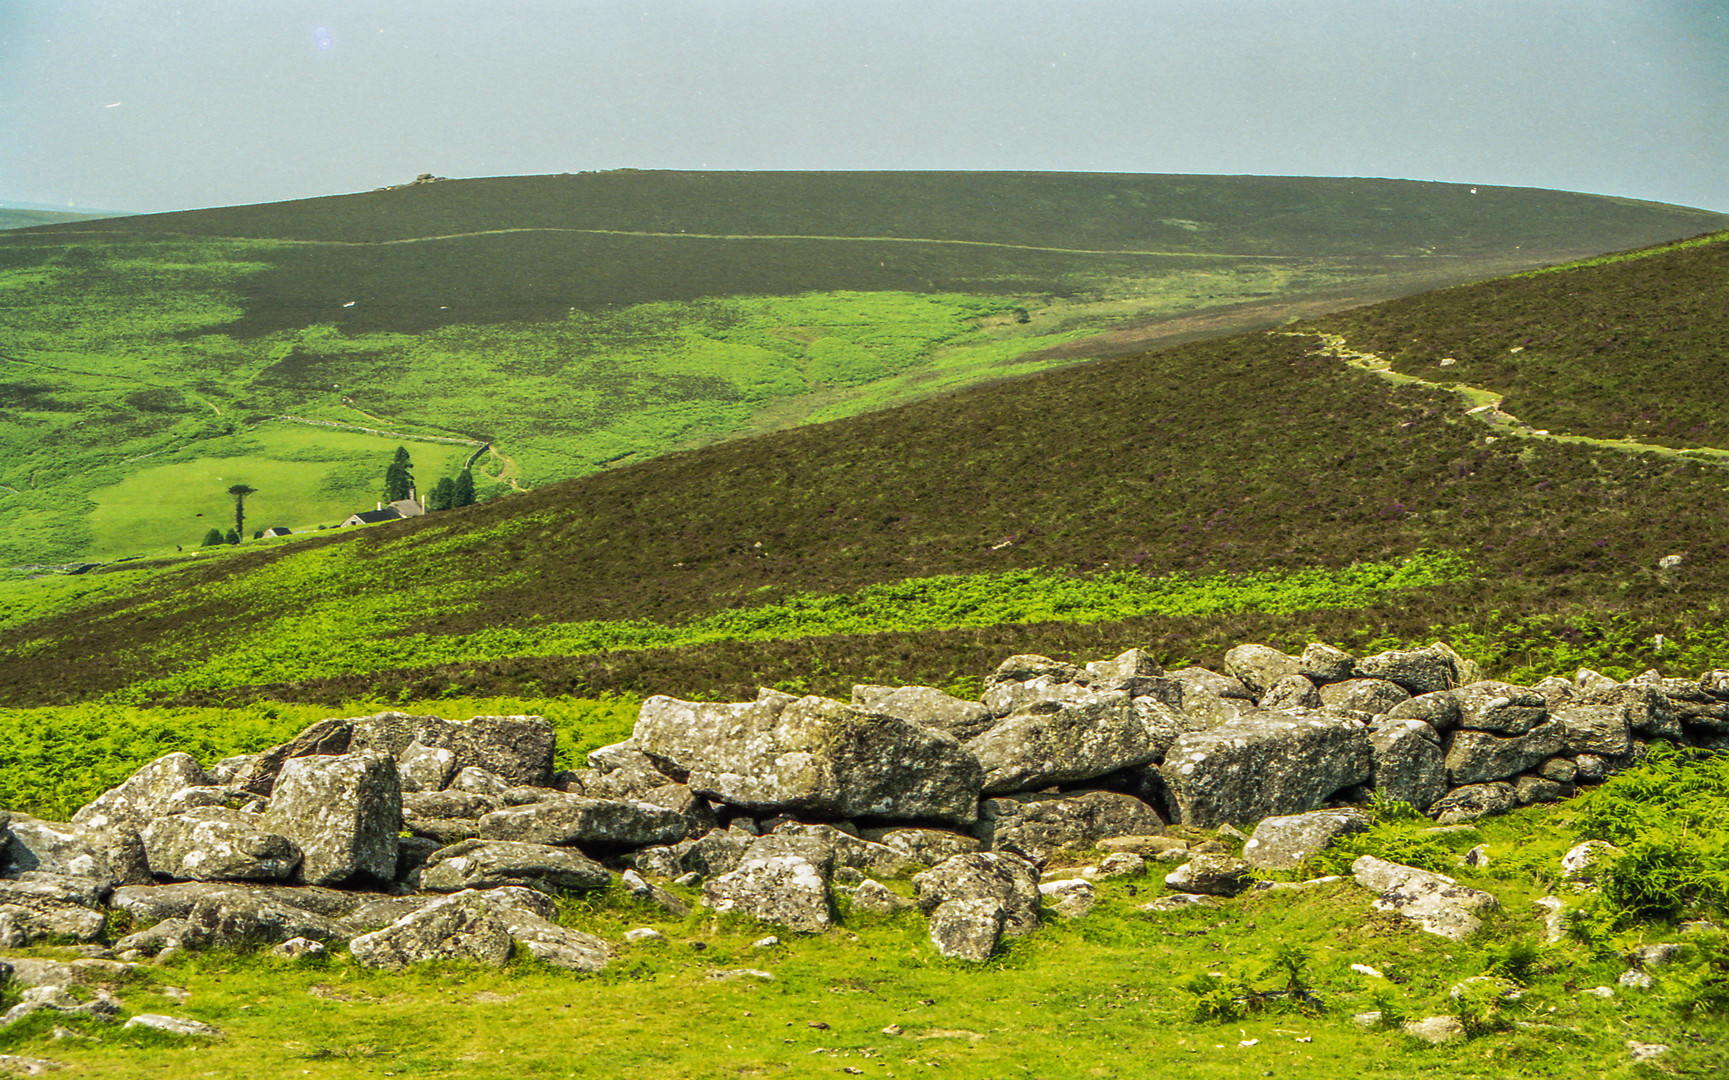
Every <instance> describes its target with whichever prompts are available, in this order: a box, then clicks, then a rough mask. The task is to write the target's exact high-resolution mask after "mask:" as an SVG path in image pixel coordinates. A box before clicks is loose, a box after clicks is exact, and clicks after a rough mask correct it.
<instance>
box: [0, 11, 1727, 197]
mask: <svg viewBox="0 0 1729 1080" xmlns="http://www.w3.org/2000/svg"><path fill="white" fill-rule="evenodd" d="M1726 10H1729V0H1285V2H1272V0H1135V2H1117V0H1092V2H1089V0H1037V2H1023V0H917V2H904V0H865V2H852V0H703V2H662V0H636V2H632V3H625V2H623V0H186V2H181V3H168V2H157V0H0V201H8V202H35V203H45V204H53V205H58V206H66V205H77V206H83V207H95V208H105V209H115V210H163V209H177V208H184V207H194V206H211V205H220V204H228V203H243V202H263V201H272V200H277V199H288V198H296V197H300V196H310V195H323V194H331V193H336V192H345V191H357V190H365V189H368V188H373V187H379V186H382V185H385V184H394V183H401V182H403V181H406V180H410V179H412V178H413V177H414V176H415V175H416V174H418V173H422V172H432V173H437V174H439V175H442V176H453V177H457V176H485V175H497V174H515V173H548V172H577V171H581V170H588V169H612V168H619V167H626V166H629V167H636V168H668V169H1039V170H1046V169H1049V170H1084V171H1111V172H1116V171H1122V172H1201V173H1268V174H1301V175H1323V176H1395V177H1411V178H1417V179H1425V180H1451V181H1468V182H1472V183H1482V184H1514V185H1526V186H1532V187H1546V188H1562V189H1568V190H1576V191H1591V192H1602V193H1608V194H1617V195H1627V196H1632V197H1635V198H1641V199H1654V200H1659V201H1663V202H1675V203H1684V204H1689V205H1694V206H1704V207H1709V208H1711V209H1715V210H1725V211H1729V15H1725V14H1724V12H1725V11H1726Z"/></svg>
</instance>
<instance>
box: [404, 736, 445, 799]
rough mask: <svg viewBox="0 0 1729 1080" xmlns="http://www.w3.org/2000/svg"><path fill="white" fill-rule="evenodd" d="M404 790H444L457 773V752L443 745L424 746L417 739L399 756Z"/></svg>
mask: <svg viewBox="0 0 1729 1080" xmlns="http://www.w3.org/2000/svg"><path fill="white" fill-rule="evenodd" d="M397 769H398V771H399V772H400V774H401V776H402V779H403V784H402V787H403V790H404V791H443V790H444V785H446V784H448V783H450V778H451V777H452V776H455V775H456V752H455V751H454V750H449V749H446V748H445V747H442V746H424V745H422V744H421V743H420V741H419V740H418V739H417V740H415V741H414V742H411V743H409V744H408V746H407V747H406V748H405V749H404V750H403V751H402V753H401V755H400V756H398V758H397Z"/></svg>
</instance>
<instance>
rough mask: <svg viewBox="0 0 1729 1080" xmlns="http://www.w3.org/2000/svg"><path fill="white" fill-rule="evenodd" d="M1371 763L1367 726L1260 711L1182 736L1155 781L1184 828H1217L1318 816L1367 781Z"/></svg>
mask: <svg viewBox="0 0 1729 1080" xmlns="http://www.w3.org/2000/svg"><path fill="white" fill-rule="evenodd" d="M1373 764H1374V756H1373V751H1372V749H1371V747H1370V743H1369V732H1368V729H1367V728H1366V727H1364V726H1363V725H1362V724H1359V723H1356V722H1354V721H1348V720H1341V719H1339V718H1337V717H1333V716H1328V715H1326V714H1324V713H1317V712H1308V713H1304V712H1264V711H1257V712H1253V713H1248V714H1246V715H1244V716H1243V717H1242V718H1240V719H1238V720H1235V721H1233V722H1231V723H1229V724H1226V725H1224V726H1223V727H1218V728H1214V729H1212V730H1211V731H1203V732H1190V733H1188V734H1185V735H1182V736H1180V737H1178V739H1177V741H1176V742H1175V743H1173V744H1172V745H1171V748H1170V750H1169V751H1168V752H1167V753H1166V755H1165V761H1164V764H1162V765H1161V766H1159V769H1158V774H1159V776H1160V777H1162V778H1163V780H1164V782H1165V784H1166V786H1167V788H1168V789H1169V792H1170V796H1171V803H1172V806H1171V809H1172V811H1173V812H1174V813H1175V814H1176V816H1177V818H1178V820H1179V821H1180V822H1182V823H1183V824H1185V825H1199V826H1202V827H1203V828H1214V827H1217V826H1219V825H1224V824H1229V823H1232V822H1239V823H1242V824H1249V823H1251V822H1256V821H1260V820H1261V819H1262V818H1266V817H1273V816H1276V815H1279V814H1297V813H1301V812H1303V811H1305V810H1313V809H1315V808H1317V807H1319V806H1321V805H1322V804H1323V803H1324V802H1326V800H1327V798H1328V797H1329V796H1331V795H1332V794H1334V793H1335V792H1337V791H1340V790H1341V789H1343V788H1347V787H1350V786H1352V785H1354V784H1361V783H1363V782H1364V781H1366V780H1368V779H1369V774H1370V771H1371V769H1372V768H1373Z"/></svg>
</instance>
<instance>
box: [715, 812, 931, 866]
mask: <svg viewBox="0 0 1729 1080" xmlns="http://www.w3.org/2000/svg"><path fill="white" fill-rule="evenodd" d="M770 855H798V856H801V857H803V858H805V859H808V860H810V861H811V862H812V863H814V864H815V865H816V866H817V867H818V869H820V870H822V871H823V872H824V873H827V872H829V871H830V870H832V869H834V868H839V867H850V868H852V869H854V870H858V871H860V872H861V873H864V874H870V875H875V876H877V877H900V876H901V875H903V874H905V873H907V872H909V871H911V870H913V869H914V868H915V867H917V866H919V865H926V864H921V863H920V861H918V860H914V859H911V858H908V857H907V856H906V855H904V854H902V853H901V852H899V851H896V850H895V849H894V848H891V847H889V846H887V845H885V844H880V843H876V842H875V841H872V840H867V839H864V838H863V837H859V836H854V835H852V834H850V833H847V832H843V831H841V830H840V829H837V828H835V827H833V826H832V825H804V824H786V825H781V826H779V827H777V828H776V829H775V830H774V831H773V832H771V833H769V834H768V835H766V836H759V837H757V838H756V839H755V840H753V841H751V844H750V847H749V848H748V849H746V851H745V858H746V859H761V858H767V857H768V856H770Z"/></svg>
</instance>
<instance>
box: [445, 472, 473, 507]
mask: <svg viewBox="0 0 1729 1080" xmlns="http://www.w3.org/2000/svg"><path fill="white" fill-rule="evenodd" d="M455 487H456V491H455V493H454V494H453V496H452V498H451V501H450V505H451V506H453V507H455V506H473V505H474V473H473V472H471V471H469V470H468V469H464V470H462V472H461V473H460V474H459V475H458V476H457V478H456V485H455Z"/></svg>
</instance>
